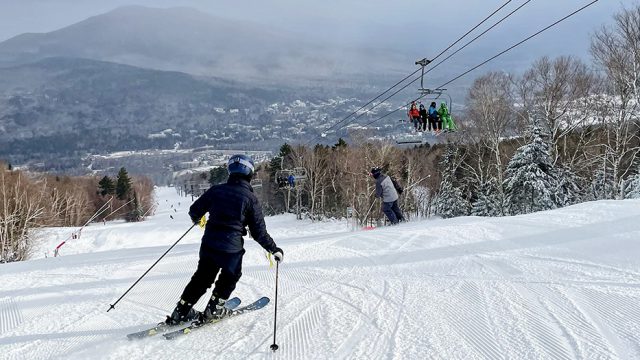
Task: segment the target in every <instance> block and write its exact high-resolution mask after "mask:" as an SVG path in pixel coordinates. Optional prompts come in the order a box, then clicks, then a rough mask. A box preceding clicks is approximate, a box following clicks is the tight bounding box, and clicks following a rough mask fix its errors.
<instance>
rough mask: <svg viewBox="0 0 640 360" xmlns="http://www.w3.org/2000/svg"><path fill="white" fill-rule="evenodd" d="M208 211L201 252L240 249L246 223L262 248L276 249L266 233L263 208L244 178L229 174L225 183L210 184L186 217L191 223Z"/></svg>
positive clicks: (228, 251) (233, 251) (242, 244)
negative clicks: (188, 217) (189, 217)
mask: <svg viewBox="0 0 640 360" xmlns="http://www.w3.org/2000/svg"><path fill="white" fill-rule="evenodd" d="M207 212H208V213H209V220H208V221H207V225H206V227H205V230H204V235H203V236H202V247H201V251H205V252H206V251H207V250H213V251H220V252H226V253H236V252H240V251H243V250H244V239H243V238H242V236H244V235H247V230H246V226H249V231H250V232H251V237H253V238H254V239H255V240H256V241H257V242H258V243H259V244H260V245H261V246H262V247H263V248H264V249H265V250H267V251H269V252H271V253H273V252H275V250H276V244H275V243H274V242H273V239H272V238H271V236H269V234H268V233H267V229H266V227H265V223H264V216H263V215H262V207H261V206H260V204H259V203H258V198H257V197H256V196H255V194H254V193H253V188H251V185H250V184H249V182H248V181H247V180H245V179H243V178H240V177H236V176H230V177H229V180H228V181H227V183H226V184H220V185H214V186H212V187H211V188H209V190H207V191H206V192H205V193H204V194H202V196H200V197H199V198H198V199H197V200H196V201H195V202H194V203H193V204H192V205H191V207H190V208H189V216H191V220H193V221H194V222H196V221H198V220H199V219H200V218H202V216H204V214H205V213H207Z"/></svg>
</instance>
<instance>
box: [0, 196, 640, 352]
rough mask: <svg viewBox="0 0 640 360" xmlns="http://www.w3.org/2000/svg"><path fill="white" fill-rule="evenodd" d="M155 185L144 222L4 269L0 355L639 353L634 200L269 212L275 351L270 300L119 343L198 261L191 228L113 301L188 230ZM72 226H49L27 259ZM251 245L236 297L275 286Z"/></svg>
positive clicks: (163, 308)
mask: <svg viewBox="0 0 640 360" xmlns="http://www.w3.org/2000/svg"><path fill="white" fill-rule="evenodd" d="M159 196H160V198H159V204H160V206H159V210H158V212H157V215H155V216H153V217H151V218H150V219H149V220H148V221H146V222H145V223H141V224H125V223H107V224H106V225H93V226H91V227H89V228H87V229H85V230H84V231H83V234H82V237H81V238H80V239H78V240H71V241H70V242H69V243H68V244H67V245H65V246H64V247H63V252H62V253H63V256H61V257H58V258H46V259H44V258H43V259H36V260H31V261H27V262H22V263H12V264H4V265H0V274H1V277H0V354H2V355H1V356H0V357H2V358H3V359H51V358H54V359H55V358H59V359H143V358H144V359H199V358H202V359H204V358H220V359H640V307H639V306H638V304H640V201H629V200H625V201H599V202H592V203H585V204H580V205H576V206H572V207H568V208H564V209H560V210H555V211H549V212H542V213H536V214H530V215H526V216H518V217H506V218H489V219H487V218H474V217H467V218H456V219H451V220H426V221H415V222H410V223H406V224H402V225H400V226H396V227H386V228H380V229H376V230H373V231H357V232H349V231H348V229H347V226H346V224H344V223H340V222H334V223H310V222H306V221H305V222H299V221H295V220H294V219H293V218H292V217H290V216H279V217H275V218H268V219H267V226H268V228H269V229H270V231H271V232H272V234H273V235H274V238H275V239H276V241H277V242H278V245H279V246H281V247H282V248H283V249H284V250H285V262H284V263H283V264H282V265H281V267H280V299H279V308H278V334H277V336H278V337H277V342H278V344H279V345H280V350H278V352H277V353H275V354H274V353H272V352H271V351H270V350H269V345H270V344H271V343H272V330H273V322H272V321H273V304H270V305H269V306H267V307H266V308H265V309H263V310H260V311H258V312H254V313H251V314H247V315H242V316H240V317H237V318H234V319H229V320H227V321H225V322H223V323H221V324H218V325H214V326H210V327H208V328H206V329H202V330H200V331H197V332H194V333H192V334H190V335H188V336H185V337H183V338H181V339H178V340H174V341H166V340H163V339H162V338H161V337H154V338H149V339H146V340H142V341H133V342H131V341H128V340H126V338H125V335H126V334H127V333H130V332H133V331H135V330H138V329H141V328H142V327H144V326H145V325H151V324H153V323H155V322H157V321H159V320H162V319H163V317H164V316H165V315H166V314H167V313H168V312H169V311H170V310H171V309H172V308H173V306H174V304H175V302H176V301H177V299H178V297H179V295H180V293H181V291H182V289H183V287H184V285H185V284H186V283H187V281H188V280H189V278H190V276H191V274H192V272H193V270H194V269H195V265H196V261H197V252H198V238H199V236H201V230H199V229H197V230H193V232H192V233H190V234H189V235H188V236H187V238H186V239H185V242H184V243H183V244H181V245H178V246H177V247H176V248H175V249H174V250H173V251H172V252H171V253H169V255H167V257H166V258H165V259H164V260H163V261H162V262H160V263H159V264H158V265H157V267H156V268H155V269H154V270H153V271H152V272H151V273H149V275H147V277H146V278H145V279H144V280H143V281H142V282H141V283H140V284H139V285H138V286H137V287H136V288H134V290H132V291H131V292H130V293H129V295H127V297H125V299H124V300H123V301H122V302H121V303H120V304H118V305H117V307H116V309H115V310H113V311H111V312H109V313H107V312H106V310H107V308H108V306H109V304H110V303H112V302H113V301H115V299H117V298H118V297H119V296H120V295H121V294H122V293H123V292H124V291H125V290H126V289H127V288H128V287H129V286H130V285H131V284H132V283H133V282H134V281H135V280H136V279H137V278H138V276H140V275H141V274H142V273H143V272H144V271H145V270H146V269H147V268H148V267H149V266H150V265H151V264H152V263H153V262H154V261H155V260H156V259H157V258H158V257H159V256H160V255H161V254H162V253H163V252H164V251H165V250H166V248H167V247H168V245H169V244H171V243H173V241H175V240H176V239H177V238H178V237H179V236H180V235H181V234H182V233H183V232H184V231H185V230H186V229H187V228H188V227H189V225H190V224H189V220H188V217H187V216H186V215H185V213H186V209H187V207H188V203H190V199H188V200H187V199H185V198H182V199H179V198H177V196H176V195H175V194H174V193H173V192H172V190H170V189H161V191H159ZM178 201H179V202H181V206H178V205H177V202H178ZM172 206H173V207H172ZM174 208H178V209H177V211H174V210H173V209H174ZM170 214H171V215H172V216H173V217H174V219H170V218H169V215H170ZM69 233H70V229H51V230H49V233H48V236H49V238H48V240H47V241H44V242H43V243H42V247H41V248H40V250H39V251H38V252H37V253H36V256H38V255H42V254H44V253H46V250H47V249H49V251H50V249H52V248H53V246H54V245H55V244H57V242H59V240H60V238H62V237H64V236H67V235H68V234H69ZM125 247H126V248H125ZM246 248H247V253H246V255H245V259H244V269H243V273H244V275H243V277H242V279H241V280H240V283H239V284H238V287H237V289H236V291H235V293H234V295H236V296H239V297H240V298H242V299H243V301H244V302H245V303H248V302H250V301H252V300H254V299H257V298H258V297H259V296H262V295H267V296H270V297H273V290H274V281H275V271H274V269H270V268H269V266H268V263H267V262H266V260H265V258H264V255H263V253H262V252H261V251H260V248H259V247H258V246H257V245H256V244H255V242H253V241H252V240H250V239H247V241H246ZM204 300H205V299H204V298H203V299H202V301H201V302H200V303H198V304H197V305H196V307H197V308H203V307H204Z"/></svg>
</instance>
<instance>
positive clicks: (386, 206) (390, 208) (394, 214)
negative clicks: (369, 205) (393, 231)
mask: <svg viewBox="0 0 640 360" xmlns="http://www.w3.org/2000/svg"><path fill="white" fill-rule="evenodd" d="M382 212H384V214H385V215H387V219H389V221H390V222H391V224H397V223H398V222H400V221H404V216H402V211H401V210H400V207H399V206H398V200H396V201H391V202H383V203H382Z"/></svg>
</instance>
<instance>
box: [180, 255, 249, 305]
mask: <svg viewBox="0 0 640 360" xmlns="http://www.w3.org/2000/svg"><path fill="white" fill-rule="evenodd" d="M244 252H245V251H244V250H242V251H241V252H238V253H224V252H220V251H215V250H211V249H206V248H205V247H204V245H202V246H201V247H200V260H198V268H197V269H196V272H195V273H194V274H193V276H192V277H191V281H189V283H188V284H187V286H186V287H185V288H184V291H183V292H182V297H181V298H182V299H183V300H184V301H186V302H188V303H190V304H195V303H196V302H198V300H199V299H200V297H201V296H202V295H204V293H206V292H207V289H209V288H210V287H211V285H212V284H213V282H214V281H215V282H216V285H215V286H214V287H213V296H215V297H218V298H222V299H228V298H229V296H231V293H232V292H233V290H235V288H236V284H237V283H238V280H240V277H241V276H242V256H243V255H244ZM218 273H220V276H218ZM216 277H217V278H218V280H217V281H216Z"/></svg>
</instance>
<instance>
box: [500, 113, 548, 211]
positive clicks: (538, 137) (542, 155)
mask: <svg viewBox="0 0 640 360" xmlns="http://www.w3.org/2000/svg"><path fill="white" fill-rule="evenodd" d="M541 133H542V131H541V130H540V128H539V127H538V126H537V125H534V127H533V128H532V130H531V136H530V137H531V142H530V143H529V144H526V145H524V146H521V147H520V148H519V149H518V150H517V151H516V153H515V154H514V155H513V157H512V158H511V160H510V161H509V164H508V165H507V171H506V176H505V180H504V189H505V206H506V211H507V213H508V214H510V215H518V214H527V213H531V212H535V211H542V210H549V209H554V208H556V207H557V204H556V203H555V201H554V199H555V198H556V193H555V192H556V191H557V189H558V183H557V180H556V178H555V170H554V167H553V164H552V162H551V157H550V156H549V144H547V143H546V142H545V140H544V139H543V138H542V134H541Z"/></svg>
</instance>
